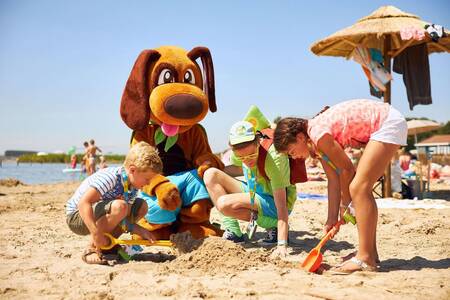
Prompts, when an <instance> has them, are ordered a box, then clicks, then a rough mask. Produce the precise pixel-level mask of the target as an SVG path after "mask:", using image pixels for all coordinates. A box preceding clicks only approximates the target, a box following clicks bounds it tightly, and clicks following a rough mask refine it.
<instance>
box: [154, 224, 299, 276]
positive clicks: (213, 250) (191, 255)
mask: <svg viewBox="0 0 450 300" xmlns="http://www.w3.org/2000/svg"><path fill="white" fill-rule="evenodd" d="M170 240H171V241H172V242H173V243H174V244H175V247H176V249H177V250H178V252H179V256H177V258H176V259H174V260H172V261H170V262H166V263H164V264H163V265H161V266H160V272H162V273H177V274H186V273H188V274H192V272H193V271H194V270H195V271H198V272H199V273H201V274H205V273H206V274H211V275H214V274H235V273H236V271H243V270H247V269H249V268H252V267H264V266H267V265H276V266H278V267H292V264H291V263H289V262H284V261H281V260H276V261H273V260H270V258H269V256H270V252H269V251H265V250H264V249H254V250H252V251H247V250H246V249H244V248H243V247H242V246H241V245H238V244H235V243H233V242H230V241H227V240H224V239H222V238H220V237H208V238H205V239H203V240H195V239H194V238H193V237H192V235H191V233H190V232H183V233H178V234H175V235H172V236H171V238H170Z"/></svg>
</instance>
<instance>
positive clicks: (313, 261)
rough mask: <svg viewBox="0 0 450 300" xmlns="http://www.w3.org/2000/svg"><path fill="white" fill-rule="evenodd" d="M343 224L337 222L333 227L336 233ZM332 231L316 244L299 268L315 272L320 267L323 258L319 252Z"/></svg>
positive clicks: (340, 221) (342, 222)
mask: <svg viewBox="0 0 450 300" xmlns="http://www.w3.org/2000/svg"><path fill="white" fill-rule="evenodd" d="M342 224H345V221H344V220H339V222H337V223H336V225H334V228H336V231H337V230H339V227H340V226H341V225H342ZM333 231H334V230H333V229H332V230H330V231H328V233H327V234H326V235H325V236H324V237H323V239H322V240H321V241H320V242H319V244H317V246H316V247H315V248H313V249H312V250H311V252H309V254H308V256H307V257H306V258H305V260H304V261H303V263H302V265H301V267H302V268H303V269H305V270H306V271H308V272H315V271H317V269H319V267H320V265H321V264H322V260H323V256H322V253H321V252H320V249H321V248H322V247H323V245H325V243H326V242H328V240H330V239H331V234H332V233H333Z"/></svg>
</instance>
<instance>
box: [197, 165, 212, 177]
mask: <svg viewBox="0 0 450 300" xmlns="http://www.w3.org/2000/svg"><path fill="white" fill-rule="evenodd" d="M211 167H212V165H211V164H210V163H206V164H203V165H201V166H200V167H198V168H197V174H198V177H200V178H201V179H203V175H204V174H205V171H206V170H208V169H209V168H211Z"/></svg>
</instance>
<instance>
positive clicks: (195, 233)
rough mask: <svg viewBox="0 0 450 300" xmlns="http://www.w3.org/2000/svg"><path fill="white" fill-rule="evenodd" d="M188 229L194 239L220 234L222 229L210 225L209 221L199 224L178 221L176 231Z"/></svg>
mask: <svg viewBox="0 0 450 300" xmlns="http://www.w3.org/2000/svg"><path fill="white" fill-rule="evenodd" d="M184 231H190V232H191V234H192V237H193V238H194V239H202V238H205V237H208V236H222V234H223V230H221V229H220V228H218V227H216V226H214V225H212V224H211V223H210V222H209V221H208V222H204V223H200V224H189V223H183V222H180V224H179V226H178V232H184Z"/></svg>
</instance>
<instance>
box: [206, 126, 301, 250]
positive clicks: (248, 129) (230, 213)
mask: <svg viewBox="0 0 450 300" xmlns="http://www.w3.org/2000/svg"><path fill="white" fill-rule="evenodd" d="M261 138H264V136H263V135H262V134H261V133H260V132H259V131H257V130H256V129H255V127H254V125H253V124H252V123H250V122H248V121H239V122H236V123H235V124H233V126H232V127H231V129H230V132H229V136H228V141H229V145H230V147H231V149H232V151H233V155H232V158H231V160H232V162H233V164H235V165H239V166H242V170H243V174H244V178H245V182H241V181H239V180H237V179H235V178H233V177H231V176H229V175H227V174H226V173H224V172H223V171H221V170H218V169H215V168H210V169H208V170H207V171H206V172H205V175H204V178H203V179H204V181H205V184H206V188H207V189H208V192H209V195H210V196H211V199H212V201H213V203H214V205H215V206H216V208H217V209H218V210H219V212H221V213H222V214H223V215H224V217H223V220H222V223H223V226H224V227H225V233H224V235H223V237H224V238H225V239H228V240H231V241H234V242H243V241H244V237H243V234H242V232H241V230H240V227H239V223H238V220H242V221H250V222H252V221H255V222H256V224H258V225H259V226H260V227H262V228H267V229H275V230H273V231H272V235H275V236H273V237H272V238H273V240H274V241H275V242H274V243H277V244H278V247H277V249H276V250H275V251H274V253H273V255H274V256H282V257H284V256H286V254H287V248H286V247H287V241H288V215H289V213H290V211H292V209H293V205H294V203H295V200H296V197H297V196H296V189H295V186H294V185H292V184H291V183H290V169H289V159H288V157H287V156H286V155H285V154H280V153H278V152H276V151H275V148H274V147H273V146H271V148H269V151H268V154H267V156H266V158H265V164H264V170H265V172H266V175H267V178H266V177H264V176H262V174H260V172H258V166H257V161H258V156H259V153H260V151H261V148H262V146H260V139H261Z"/></svg>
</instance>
